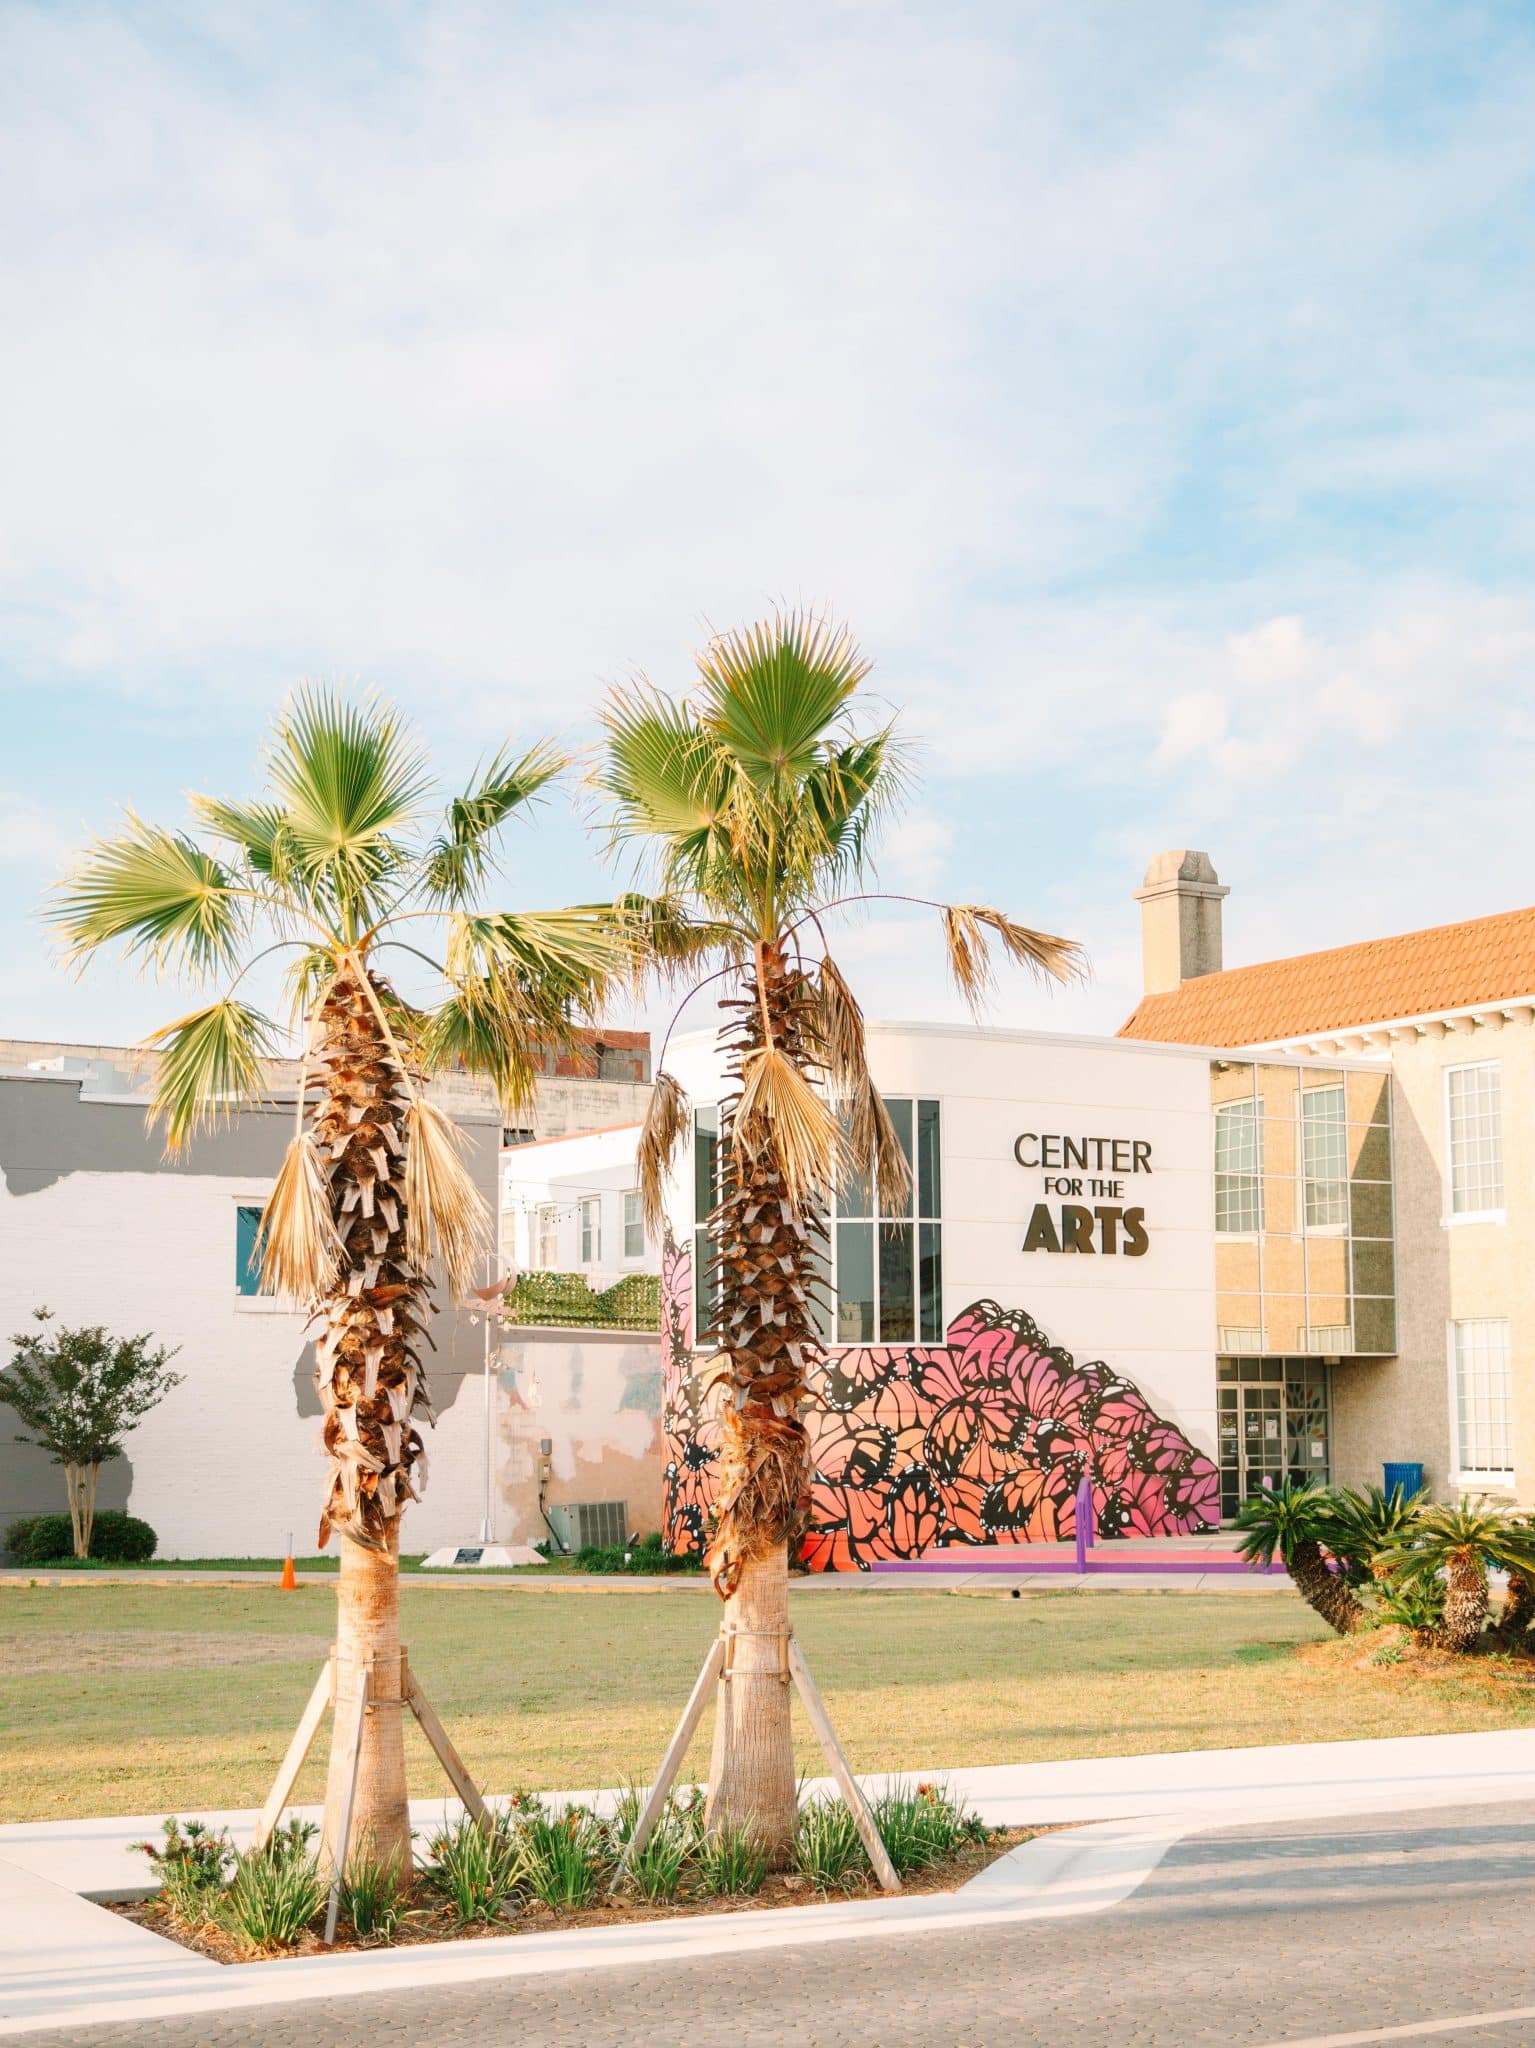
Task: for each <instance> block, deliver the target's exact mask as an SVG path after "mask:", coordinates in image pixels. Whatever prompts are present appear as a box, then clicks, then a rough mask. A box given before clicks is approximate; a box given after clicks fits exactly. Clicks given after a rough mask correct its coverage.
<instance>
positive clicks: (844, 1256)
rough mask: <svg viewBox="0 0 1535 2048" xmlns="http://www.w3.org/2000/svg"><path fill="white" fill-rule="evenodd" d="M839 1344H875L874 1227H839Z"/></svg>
mask: <svg viewBox="0 0 1535 2048" xmlns="http://www.w3.org/2000/svg"><path fill="white" fill-rule="evenodd" d="M836 1341H837V1342H838V1343H839V1344H872V1343H873V1342H874V1225H873V1224H872V1223H839V1224H838V1225H837V1337H836Z"/></svg>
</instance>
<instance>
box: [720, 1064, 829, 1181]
mask: <svg viewBox="0 0 1535 2048" xmlns="http://www.w3.org/2000/svg"><path fill="white" fill-rule="evenodd" d="M732 1136H733V1139H734V1142H735V1143H736V1144H737V1145H739V1146H740V1147H741V1149H742V1150H743V1151H744V1152H745V1153H746V1155H747V1156H748V1158H753V1159H756V1158H762V1157H764V1156H766V1157H767V1158H769V1159H771V1161H772V1162H773V1164H774V1165H775V1166H776V1167H777V1169H778V1172H779V1174H780V1176H781V1177H782V1180H783V1190H784V1194H785V1195H786V1196H787V1198H788V1200H789V1202H790V1203H791V1204H793V1205H797V1204H799V1203H801V1202H808V1201H811V1200H813V1199H814V1198H815V1197H816V1196H818V1195H823V1194H824V1193H825V1192H826V1190H827V1188H829V1187H830V1186H831V1185H832V1184H833V1182H834V1181H835V1180H836V1178H837V1176H838V1173H839V1172H840V1170H841V1165H842V1156H843V1138H842V1127H841V1125H840V1124H839V1123H838V1122H837V1119H836V1117H835V1116H833V1114H832V1112H831V1109H830V1108H829V1107H828V1105H827V1103H826V1102H825V1100H824V1099H823V1098H822V1097H821V1096H820V1095H818V1094H817V1093H816V1091H815V1089H814V1088H812V1087H811V1085H810V1083H809V1081H808V1080H807V1079H806V1077H805V1076H804V1074H802V1073H801V1072H800V1070H799V1068H798V1067H797V1066H796V1065H795V1063H794V1061H793V1060H792V1059H790V1057H789V1055H788V1054H787V1053H786V1052H784V1051H783V1049H782V1048H781V1047H780V1046H776V1045H759V1046H756V1047H754V1048H753V1049H752V1051H751V1052H749V1053H748V1054H747V1055H746V1057H745V1059H744V1060H743V1061H742V1063H741V1099H740V1101H739V1102H738V1103H737V1104H736V1110H735V1117H734V1120H733V1123H732Z"/></svg>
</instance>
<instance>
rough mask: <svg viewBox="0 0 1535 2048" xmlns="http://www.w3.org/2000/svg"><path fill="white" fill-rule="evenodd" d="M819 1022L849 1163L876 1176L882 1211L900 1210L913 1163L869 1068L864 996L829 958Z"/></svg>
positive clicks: (823, 969)
mask: <svg viewBox="0 0 1535 2048" xmlns="http://www.w3.org/2000/svg"><path fill="white" fill-rule="evenodd" d="M815 1024H816V1031H817V1035H818V1038H819V1041H820V1048H819V1049H820V1053H821V1057H822V1059H823V1060H824V1061H825V1063H826V1073H827V1079H828V1081H829V1082H830V1084H831V1092H832V1097H833V1099H834V1101H835V1102H836V1104H837V1107H838V1110H839V1111H840V1113H841V1118H842V1123H843V1129H844V1133H845V1146H846V1163H847V1165H848V1166H849V1167H851V1168H852V1170H853V1172H854V1173H856V1174H858V1175H859V1176H860V1178H863V1177H867V1176H870V1175H872V1176H873V1177H874V1179H875V1181H876V1183H877V1185H878V1189H879V1195H880V1213H881V1214H882V1215H899V1213H900V1211H901V1208H902V1206H903V1204H904V1203H905V1200H906V1197H907V1196H908V1195H909V1194H910V1192H911V1167H910V1165H909V1163H908V1161H907V1158H906V1152H905V1148H904V1147H903V1146H902V1144H901V1140H900V1137H899V1135H898V1134H897V1132H896V1128H895V1125H894V1124H893V1123H892V1122H891V1121H890V1115H889V1112H888V1111H887V1109H886V1108H885V1103H884V1098H883V1096H882V1095H881V1094H880V1092H879V1090H878V1089H877V1088H876V1087H875V1085H874V1079H873V1076H872V1075H871V1074H870V1072H869V1055H868V1044H867V1041H866V1040H865V1037H864V1024H863V1011H862V1009H861V1008H860V1007H859V1003H858V998H857V997H856V996H855V995H854V994H853V991H852V990H851V989H850V988H849V987H848V985H847V983H846V981H845V980H844V979H843V976H842V971H841V969H840V968H839V967H838V966H837V963H836V961H835V960H832V959H831V958H829V957H828V958H826V959H824V960H822V962H821V965H820V970H819V975H818V981H817V987H816V1006H815Z"/></svg>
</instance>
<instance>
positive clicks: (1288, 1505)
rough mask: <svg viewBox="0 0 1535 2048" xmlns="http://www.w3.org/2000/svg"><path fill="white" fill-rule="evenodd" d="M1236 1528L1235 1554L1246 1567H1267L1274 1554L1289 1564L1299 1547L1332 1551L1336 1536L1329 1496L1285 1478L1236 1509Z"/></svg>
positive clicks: (1334, 1512) (1306, 1481)
mask: <svg viewBox="0 0 1535 2048" xmlns="http://www.w3.org/2000/svg"><path fill="white" fill-rule="evenodd" d="M1237 1527H1238V1528H1239V1529H1240V1530H1241V1531H1242V1540H1241V1542H1240V1544H1238V1546H1237V1550H1238V1554H1239V1555H1240V1556H1242V1557H1245V1558H1246V1559H1247V1561H1248V1563H1249V1564H1261V1565H1270V1564H1272V1563H1273V1561H1274V1557H1275V1553H1276V1552H1277V1553H1278V1555H1279V1557H1280V1558H1281V1559H1282V1560H1283V1562H1284V1563H1285V1564H1289V1563H1291V1562H1292V1561H1293V1559H1294V1558H1295V1556H1296V1554H1297V1552H1298V1551H1299V1550H1300V1548H1301V1547H1302V1546H1303V1545H1306V1544H1314V1543H1315V1544H1324V1545H1326V1547H1327V1548H1328V1549H1332V1548H1333V1547H1334V1546H1335V1545H1336V1543H1337V1542H1338V1541H1339V1536H1340V1531H1339V1526H1338V1513H1337V1505H1336V1502H1335V1501H1334V1499H1333V1496H1332V1494H1331V1493H1329V1492H1328V1491H1326V1490H1325V1489H1324V1488H1322V1487H1319V1486H1316V1485H1314V1484H1313V1483H1312V1481H1311V1480H1309V1479H1302V1480H1299V1481H1296V1480H1291V1479H1286V1480H1283V1481H1282V1482H1281V1483H1280V1484H1279V1485H1278V1486H1277V1487H1275V1488H1274V1489H1272V1491H1265V1492H1262V1493H1255V1494H1254V1495H1253V1497H1252V1498H1251V1500H1247V1501H1244V1502H1243V1503H1242V1505H1241V1507H1240V1508H1239V1509H1238V1510H1237Z"/></svg>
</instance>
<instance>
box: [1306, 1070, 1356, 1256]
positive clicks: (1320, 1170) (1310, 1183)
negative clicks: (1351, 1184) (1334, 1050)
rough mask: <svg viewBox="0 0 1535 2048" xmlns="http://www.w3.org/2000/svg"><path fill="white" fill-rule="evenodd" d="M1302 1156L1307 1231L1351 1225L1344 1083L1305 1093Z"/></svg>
mask: <svg viewBox="0 0 1535 2048" xmlns="http://www.w3.org/2000/svg"><path fill="white" fill-rule="evenodd" d="M1300 1101H1301V1156H1302V1160H1303V1162H1304V1170H1305V1182H1306V1228H1307V1229H1308V1230H1329V1229H1332V1228H1334V1227H1339V1226H1346V1225H1347V1223H1348V1122H1347V1111H1346V1109H1345V1107H1344V1100H1343V1083H1342V1082H1341V1081H1339V1082H1336V1083H1335V1084H1334V1085H1333V1086H1331V1087H1328V1088H1306V1089H1303V1090H1302V1092H1301V1099H1300Z"/></svg>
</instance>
